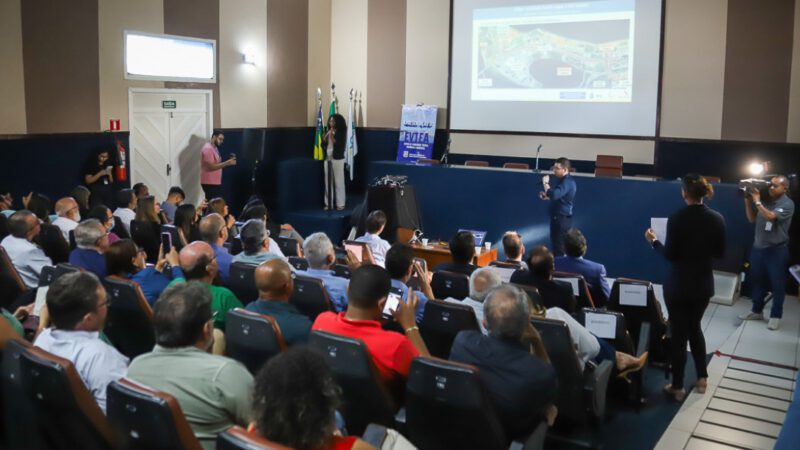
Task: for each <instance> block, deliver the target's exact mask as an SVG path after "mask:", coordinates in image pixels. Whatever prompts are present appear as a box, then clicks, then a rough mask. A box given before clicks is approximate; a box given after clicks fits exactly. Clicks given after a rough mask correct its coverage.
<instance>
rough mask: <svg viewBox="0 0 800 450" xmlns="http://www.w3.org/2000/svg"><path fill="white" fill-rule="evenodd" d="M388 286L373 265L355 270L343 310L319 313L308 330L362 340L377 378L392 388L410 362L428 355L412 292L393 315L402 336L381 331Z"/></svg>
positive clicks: (385, 277) (385, 275)
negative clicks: (373, 364) (379, 376)
mask: <svg viewBox="0 0 800 450" xmlns="http://www.w3.org/2000/svg"><path fill="white" fill-rule="evenodd" d="M391 285H392V280H391V277H389V273H388V272H387V271H386V269H384V268H382V267H380V266H375V265H364V266H361V267H359V268H358V269H356V270H355V271H354V272H353V274H352V276H351V277H350V285H349V287H348V290H347V295H348V298H349V301H348V304H347V311H343V312H340V313H338V314H337V313H333V312H325V313H322V314H320V315H319V316H318V317H317V320H316V321H315V322H314V325H313V326H312V327H311V329H312V330H320V331H327V332H330V333H334V334H339V335H342V336H347V337H351V338H355V339H360V340H361V341H363V342H364V344H366V346H367V349H368V350H369V353H370V355H371V356H372V361H373V363H375V367H376V368H377V369H378V372H379V373H380V374H381V378H383V379H384V381H386V382H387V384H388V385H389V386H394V385H396V383H398V382H403V381H404V380H405V378H407V377H408V370H409V367H410V366H411V360H413V359H414V358H415V357H417V356H430V354H429V353H428V348H427V347H426V346H425V342H424V341H423V340H422V336H420V334H419V327H417V323H416V317H415V311H416V307H417V303H418V299H417V296H416V295H414V293H413V291H411V290H409V293H408V301H407V302H406V303H404V302H403V301H402V300H401V301H400V302H399V305H398V307H397V309H396V310H395V311H394V313H393V316H394V320H396V321H397V322H398V323H399V324H400V327H401V328H402V329H403V330H404V332H405V336H404V335H402V334H400V333H397V332H394V331H386V330H384V329H382V328H381V314H382V311H383V307H384V305H385V304H386V298H387V296H388V294H389V288H390V287H391Z"/></svg>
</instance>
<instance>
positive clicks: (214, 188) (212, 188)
mask: <svg viewBox="0 0 800 450" xmlns="http://www.w3.org/2000/svg"><path fill="white" fill-rule="evenodd" d="M200 187H202V188H203V193H204V194H205V195H206V200H208V201H211V199H214V198H217V197H222V185H221V184H201V185H200Z"/></svg>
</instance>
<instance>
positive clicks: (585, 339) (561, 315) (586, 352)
mask: <svg viewBox="0 0 800 450" xmlns="http://www.w3.org/2000/svg"><path fill="white" fill-rule="evenodd" d="M531 315H532V316H535V317H545V318H547V319H553V320H560V321H562V322H564V323H565V324H567V327H568V328H569V335H570V337H571V338H572V343H573V344H574V345H575V349H576V351H577V353H578V358H579V359H580V367H581V369H583V367H584V366H585V365H586V363H587V362H588V361H590V360H591V361H594V362H595V363H597V364H599V363H601V362H603V361H605V360H609V361H614V362H615V367H616V369H617V371H618V372H619V374H618V375H617V376H618V377H620V378H626V377H627V376H628V374H630V373H632V372H637V371H639V370H642V368H643V367H644V365H645V363H646V362H647V355H648V352H644V353H643V354H642V356H640V357H639V358H637V357H635V356H633V355H629V354H627V353H622V352H618V351H616V350H615V349H614V347H613V346H612V345H611V344H609V343H608V342H606V341H605V340H603V339H599V338H597V337H596V336H595V335H594V334H592V333H591V332H589V330H587V329H586V328H585V327H584V326H583V325H581V324H580V322H578V321H577V320H575V319H574V318H572V316H571V315H569V314H568V313H567V312H566V311H564V310H563V309H561V308H548V309H544V308H542V307H541V306H538V305H531Z"/></svg>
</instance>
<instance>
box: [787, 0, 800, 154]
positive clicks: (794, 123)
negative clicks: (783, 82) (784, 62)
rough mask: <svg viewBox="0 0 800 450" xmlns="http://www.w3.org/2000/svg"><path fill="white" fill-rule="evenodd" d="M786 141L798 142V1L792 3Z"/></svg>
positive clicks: (799, 127)
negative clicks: (790, 80)
mask: <svg viewBox="0 0 800 450" xmlns="http://www.w3.org/2000/svg"><path fill="white" fill-rule="evenodd" d="M786 134H787V136H786V138H787V141H788V142H796V143H800V2H795V4H794V45H793V46H792V84H791V87H790V93H789V127H788V129H787V133H786Z"/></svg>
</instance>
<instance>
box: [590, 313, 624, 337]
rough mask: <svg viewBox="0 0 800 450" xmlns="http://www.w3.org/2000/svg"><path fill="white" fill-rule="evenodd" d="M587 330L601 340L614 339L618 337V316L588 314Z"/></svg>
mask: <svg viewBox="0 0 800 450" xmlns="http://www.w3.org/2000/svg"><path fill="white" fill-rule="evenodd" d="M586 329H587V330H589V332H590V333H592V334H593V335H595V336H597V337H599V338H604V339H614V338H615V337H617V316H615V315H614V314H602V313H593V312H587V313H586Z"/></svg>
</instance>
